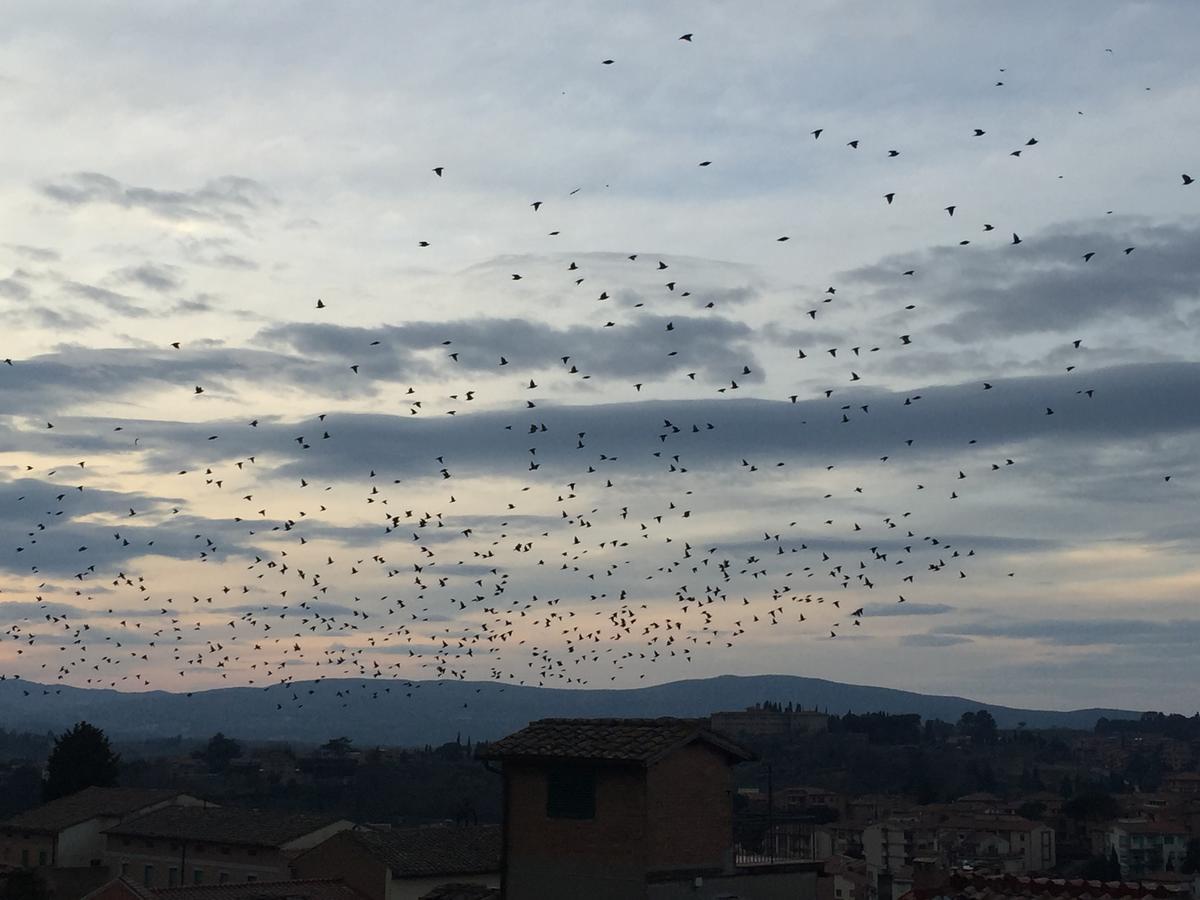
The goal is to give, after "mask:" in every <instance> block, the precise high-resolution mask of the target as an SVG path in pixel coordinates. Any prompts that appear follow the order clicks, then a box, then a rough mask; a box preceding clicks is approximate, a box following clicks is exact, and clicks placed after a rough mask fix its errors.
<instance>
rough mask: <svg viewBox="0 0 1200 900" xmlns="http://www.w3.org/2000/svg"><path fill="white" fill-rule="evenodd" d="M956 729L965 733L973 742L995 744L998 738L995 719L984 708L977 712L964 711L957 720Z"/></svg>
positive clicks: (998, 733)
mask: <svg viewBox="0 0 1200 900" xmlns="http://www.w3.org/2000/svg"><path fill="white" fill-rule="evenodd" d="M958 730H959V732H960V733H961V734H965V735H967V736H968V737H969V738H970V739H971V743H973V744H981V745H986V744H995V743H996V742H997V741H999V739H1000V732H999V729H997V727H996V720H995V719H994V718H992V714H991V713H990V712H988V711H987V710H986V709H981V710H979V711H978V712H965V713H963V714H962V718H960V719H959V720H958Z"/></svg>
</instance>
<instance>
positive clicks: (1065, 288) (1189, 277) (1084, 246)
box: [843, 219, 1200, 341]
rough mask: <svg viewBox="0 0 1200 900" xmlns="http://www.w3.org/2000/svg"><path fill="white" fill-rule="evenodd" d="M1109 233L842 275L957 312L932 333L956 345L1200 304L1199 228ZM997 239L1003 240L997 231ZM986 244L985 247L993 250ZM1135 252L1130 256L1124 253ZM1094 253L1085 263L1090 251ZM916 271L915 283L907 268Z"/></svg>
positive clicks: (1001, 245) (938, 255)
mask: <svg viewBox="0 0 1200 900" xmlns="http://www.w3.org/2000/svg"><path fill="white" fill-rule="evenodd" d="M1104 226H1105V227H1104V229H1103V230H1101V229H1100V228H1098V227H1096V226H1090V225H1063V226H1060V227H1058V228H1055V229H1047V230H1045V231H1042V232H1039V233H1034V234H1026V235H1022V239H1023V240H1022V243H1021V244H1020V245H1019V246H1015V247H1014V246H1012V245H1011V244H1009V243H1008V236H1007V233H1005V234H1003V235H1001V236H1000V237H990V236H985V235H979V236H978V238H977V239H976V241H975V243H973V244H972V245H971V246H969V247H948V246H941V247H935V248H932V249H929V250H923V251H918V252H915V253H912V254H907V255H905V256H903V257H899V256H897V257H891V258H889V259H886V260H883V261H882V262H879V263H876V264H874V265H871V266H866V267H863V268H859V269H855V270H852V271H850V272H847V273H844V276H843V277H844V278H845V279H846V280H847V281H848V282H849V283H850V284H851V285H856V286H861V287H862V288H865V289H868V290H874V291H876V292H878V293H879V294H880V295H883V294H886V295H887V297H888V300H889V303H890V305H891V306H898V305H900V304H903V303H904V302H905V301H912V302H916V303H919V304H921V305H922V306H925V307H936V308H939V309H946V310H951V311H953V313H954V314H953V317H952V318H951V319H950V321H949V322H947V323H945V324H943V325H940V326H937V327H936V328H935V329H934V334H938V335H942V336H945V337H949V338H951V339H953V340H956V341H981V340H984V339H987V338H994V337H996V336H998V335H999V336H1005V335H1024V334H1030V333H1035V332H1046V331H1059V330H1064V329H1071V328H1079V327H1082V326H1084V325H1087V324H1091V323H1094V322H1096V321H1098V320H1103V319H1111V318H1114V317H1129V318H1136V319H1138V320H1143V321H1144V320H1145V319H1147V318H1150V317H1156V316H1163V315H1167V314H1169V313H1171V312H1172V311H1173V310H1174V309H1175V306H1176V304H1178V303H1180V302H1181V301H1195V300H1197V299H1198V298H1200V287H1198V285H1200V254H1198V253H1197V252H1196V247H1197V246H1200V225H1196V224H1147V223H1144V222H1140V221H1131V220H1129V219H1116V220H1108V221H1106V222H1105V223H1104ZM995 233H996V234H1000V231H999V229H998V230H997V232H995ZM985 242H986V244H985ZM1131 246H1132V247H1135V248H1136V249H1135V250H1134V252H1133V253H1131V254H1128V255H1126V254H1125V253H1124V250H1125V248H1127V247H1131ZM1087 252H1095V254H1096V256H1095V257H1094V258H1093V259H1092V260H1091V261H1090V262H1085V261H1084V260H1083V258H1082V256H1083V254H1084V253H1087ZM914 268H915V269H916V270H917V275H916V276H915V277H912V278H905V277H902V276H901V274H900V273H901V271H903V270H907V269H914Z"/></svg>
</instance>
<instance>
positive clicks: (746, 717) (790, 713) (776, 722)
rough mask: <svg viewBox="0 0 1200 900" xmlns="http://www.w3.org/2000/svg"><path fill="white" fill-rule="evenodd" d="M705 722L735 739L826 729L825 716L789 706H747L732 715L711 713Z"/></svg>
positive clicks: (813, 711)
mask: <svg viewBox="0 0 1200 900" xmlns="http://www.w3.org/2000/svg"><path fill="white" fill-rule="evenodd" d="M709 721H710V722H711V724H712V729H713V731H718V732H721V733H722V734H731V735H735V736H743V735H745V736H751V737H769V736H794V735H801V734H819V733H820V732H823V731H828V730H829V716H828V715H826V714H825V713H823V712H818V711H816V710H811V709H794V708H792V707H791V706H788V707H782V706H778V707H777V706H761V705H760V706H748V707H746V709H743V710H737V711H734V712H717V713H713V714H712V716H710V717H709Z"/></svg>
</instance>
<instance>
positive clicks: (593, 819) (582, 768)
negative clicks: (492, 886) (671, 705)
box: [477, 718, 820, 900]
mask: <svg viewBox="0 0 1200 900" xmlns="http://www.w3.org/2000/svg"><path fill="white" fill-rule="evenodd" d="M706 726H707V723H706V722H704V721H700V720H690V719H665V718H664V719H543V720H541V721H537V722H533V723H531V724H530V725H529V726H528V727H526V728H525V729H523V730H521V731H519V732H517V733H516V734H513V735H510V736H509V737H507V738H504V739H503V740H501V741H499V742H497V743H495V744H491V745H489V746H486V747H483V748H481V749H480V751H479V752H478V754H477V755H478V756H479V758H481V759H484V760H492V761H498V762H500V763H502V765H503V776H504V872H503V886H502V892H503V895H504V897H505V898H506V900H561V898H564V897H569V898H572V900H601V898H604V900H608V898H616V897H619V898H622V900H660V898H662V900H665V898H674V897H688V898H695V900H707V898H717V897H737V898H746V900H757V898H764V900H765V898H775V897H780V898H782V897H790V898H812V900H815V897H816V882H817V875H818V873H819V871H820V866H819V865H818V864H812V863H809V864H792V865H784V866H769V867H759V868H755V869H751V868H749V867H744V866H737V865H736V864H735V859H734V842H733V790H734V789H733V774H732V766H733V765H734V764H736V763H738V762H741V761H743V760H747V759H749V758H751V754H750V753H749V752H748V751H746V750H745V749H743V748H742V747H740V746H738V745H737V744H735V743H733V742H731V741H730V740H729V739H727V738H725V737H722V736H721V735H718V734H716V733H714V732H712V731H711V730H709V729H708V728H707V727H706Z"/></svg>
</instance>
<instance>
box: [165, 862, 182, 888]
mask: <svg viewBox="0 0 1200 900" xmlns="http://www.w3.org/2000/svg"><path fill="white" fill-rule="evenodd" d="M167 887H179V869H177V868H176V867H175V866H171V868H169V869H167Z"/></svg>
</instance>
